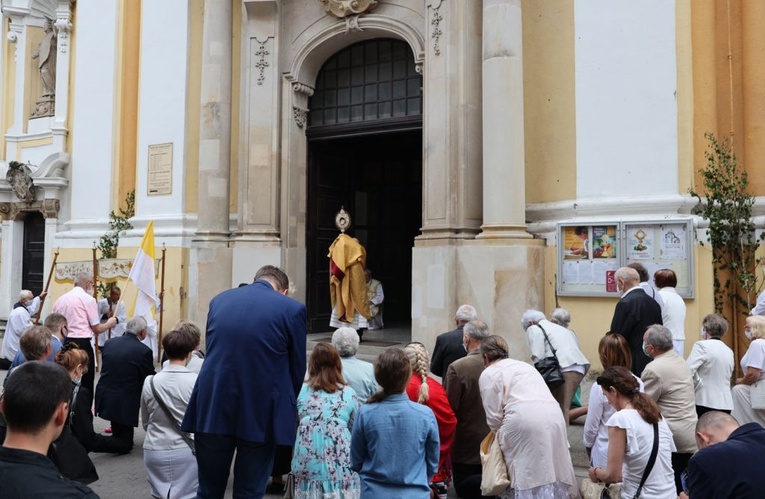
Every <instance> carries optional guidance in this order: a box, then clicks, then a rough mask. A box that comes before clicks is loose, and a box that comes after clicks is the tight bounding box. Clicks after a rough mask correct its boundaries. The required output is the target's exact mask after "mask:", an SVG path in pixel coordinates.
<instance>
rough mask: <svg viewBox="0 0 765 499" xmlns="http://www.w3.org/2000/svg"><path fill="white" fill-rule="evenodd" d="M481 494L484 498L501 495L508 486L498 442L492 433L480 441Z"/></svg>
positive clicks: (508, 482)
mask: <svg viewBox="0 0 765 499" xmlns="http://www.w3.org/2000/svg"><path fill="white" fill-rule="evenodd" d="M481 467H482V470H481V493H482V494H483V495H485V496H496V495H498V494H501V493H502V492H504V491H505V489H507V487H508V486H509V485H510V478H509V477H508V475H507V465H506V464H505V457H504V456H503V455H502V449H500V448H499V441H497V439H496V438H495V435H494V432H493V431H492V432H490V433H489V434H488V435H486V438H484V439H483V441H481Z"/></svg>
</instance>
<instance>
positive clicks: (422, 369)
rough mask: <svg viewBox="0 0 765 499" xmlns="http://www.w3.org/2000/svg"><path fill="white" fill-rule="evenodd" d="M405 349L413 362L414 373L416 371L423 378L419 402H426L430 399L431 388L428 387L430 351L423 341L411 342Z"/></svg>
mask: <svg viewBox="0 0 765 499" xmlns="http://www.w3.org/2000/svg"><path fill="white" fill-rule="evenodd" d="M404 351H405V352H406V354H407V356H408V357H409V362H411V364H412V373H416V374H418V375H420V377H421V378H422V385H420V394H419V395H418V397H417V402H419V403H420V404H424V403H426V402H427V401H428V400H429V399H430V393H429V392H430V390H429V388H428V363H429V359H428V351H427V350H425V346H424V345H423V344H422V343H410V344H408V345H407V346H406V348H404Z"/></svg>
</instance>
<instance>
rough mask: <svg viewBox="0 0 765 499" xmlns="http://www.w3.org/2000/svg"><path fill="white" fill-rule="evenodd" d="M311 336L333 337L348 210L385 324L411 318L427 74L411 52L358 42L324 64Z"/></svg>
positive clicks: (315, 151) (311, 141) (311, 227)
mask: <svg viewBox="0 0 765 499" xmlns="http://www.w3.org/2000/svg"><path fill="white" fill-rule="evenodd" d="M308 107H309V109H310V114H309V123H308V128H307V130H306V135H307V138H308V210H307V234H306V236H307V237H306V246H307V250H308V252H307V253H308V254H307V276H308V279H307V283H308V289H307V304H308V314H309V328H310V329H309V330H310V331H311V332H321V331H328V330H329V316H330V313H331V305H330V300H329V273H328V260H327V251H328V248H329V246H330V244H331V243H332V241H333V240H334V239H335V237H337V235H338V231H337V229H336V228H335V226H334V216H335V213H336V212H337V211H338V210H339V209H340V207H341V206H345V209H346V210H347V211H349V212H350V213H351V215H352V217H353V220H354V223H353V227H352V228H351V229H350V231H349V233H350V234H351V235H352V236H354V237H356V238H358V239H359V240H360V241H361V243H362V244H363V245H364V247H365V248H366V249H367V266H368V267H369V268H370V269H372V271H373V272H374V275H375V278H377V279H379V280H380V281H381V282H382V283H383V287H384V289H385V322H386V326H390V325H391V324H395V323H399V324H400V323H401V322H407V323H408V322H409V321H410V318H411V286H412V246H413V242H414V238H415V237H416V236H417V235H418V234H419V230H420V227H421V225H422V77H421V76H420V75H419V74H418V73H417V71H416V66H415V61H414V56H413V54H412V52H411V49H410V48H409V46H408V45H407V44H406V43H405V42H402V41H399V40H392V39H376V40H369V41H364V42H360V43H357V44H355V45H351V46H349V47H347V48H345V49H343V50H341V51H340V52H338V53H336V54H335V55H334V56H332V57H331V58H330V59H329V60H327V62H326V63H325V64H324V66H322V68H321V70H320V72H319V75H318V77H317V80H316V85H315V91H314V95H313V97H312V98H311V100H310V101H309V106H308Z"/></svg>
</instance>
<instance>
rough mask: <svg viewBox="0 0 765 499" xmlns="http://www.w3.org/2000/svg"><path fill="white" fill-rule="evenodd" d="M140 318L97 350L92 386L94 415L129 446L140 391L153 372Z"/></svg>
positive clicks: (144, 329) (134, 318) (139, 401)
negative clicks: (95, 380) (96, 374)
mask: <svg viewBox="0 0 765 499" xmlns="http://www.w3.org/2000/svg"><path fill="white" fill-rule="evenodd" d="M146 334H147V326H146V320H145V319H144V318H143V317H133V318H132V319H130V320H129V321H128V323H127V326H126V330H125V334H124V335H122V336H120V337H117V338H112V339H110V340H109V341H107V342H106V343H105V344H104V346H103V348H102V349H101V359H102V366H101V379H100V380H99V381H98V385H97V386H96V415H97V416H99V417H101V418H103V419H106V420H109V421H110V422H111V425H112V436H113V437H114V438H115V439H117V440H122V441H124V442H125V444H126V446H127V444H128V443H129V444H130V447H129V448H132V447H133V428H135V427H136V426H138V410H139V409H140V407H141V391H142V390H143V380H144V379H145V378H146V376H149V375H151V374H154V361H153V359H152V355H151V348H149V347H147V346H146V345H144V344H143V343H141V341H142V340H143V339H144V338H146Z"/></svg>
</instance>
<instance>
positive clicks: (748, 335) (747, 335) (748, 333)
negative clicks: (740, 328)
mask: <svg viewBox="0 0 765 499" xmlns="http://www.w3.org/2000/svg"><path fill="white" fill-rule="evenodd" d="M744 334H745V335H746V337H747V339H750V340H751V339H752V332H751V331H749V330H747V331H744Z"/></svg>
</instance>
